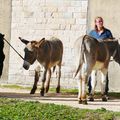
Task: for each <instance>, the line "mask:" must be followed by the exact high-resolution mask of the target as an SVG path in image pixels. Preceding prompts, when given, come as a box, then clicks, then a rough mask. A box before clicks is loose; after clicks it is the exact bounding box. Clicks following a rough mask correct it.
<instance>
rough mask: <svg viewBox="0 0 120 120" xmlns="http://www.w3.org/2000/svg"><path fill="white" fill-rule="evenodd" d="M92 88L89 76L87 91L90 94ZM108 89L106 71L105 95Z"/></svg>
mask: <svg viewBox="0 0 120 120" xmlns="http://www.w3.org/2000/svg"><path fill="white" fill-rule="evenodd" d="M91 90H92V86H91V76H90V77H89V79H88V93H89V94H90V93H91ZM108 91H109V79H108V73H107V75H106V86H105V95H107V94H108Z"/></svg>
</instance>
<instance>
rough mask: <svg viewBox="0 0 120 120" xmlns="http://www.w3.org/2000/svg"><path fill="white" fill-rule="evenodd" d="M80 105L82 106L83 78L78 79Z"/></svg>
mask: <svg viewBox="0 0 120 120" xmlns="http://www.w3.org/2000/svg"><path fill="white" fill-rule="evenodd" d="M78 103H79V104H82V78H81V77H79V79H78Z"/></svg>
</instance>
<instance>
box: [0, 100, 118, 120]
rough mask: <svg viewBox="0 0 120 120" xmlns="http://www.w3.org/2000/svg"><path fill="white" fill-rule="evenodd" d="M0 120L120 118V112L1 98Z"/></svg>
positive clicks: (93, 119) (92, 119)
mask: <svg viewBox="0 0 120 120" xmlns="http://www.w3.org/2000/svg"><path fill="white" fill-rule="evenodd" d="M0 120H120V112H112V111H107V110H106V109H104V108H101V109H97V110H87V109H78V108H72V107H68V106H64V105H55V104H43V103H39V102H30V101H29V102H28V101H22V100H16V99H8V98H0Z"/></svg>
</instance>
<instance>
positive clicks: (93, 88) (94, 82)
mask: <svg viewBox="0 0 120 120" xmlns="http://www.w3.org/2000/svg"><path fill="white" fill-rule="evenodd" d="M96 83H97V81H96V70H93V71H92V73H91V88H92V89H91V92H90V96H89V98H88V99H89V101H94V93H95V87H96Z"/></svg>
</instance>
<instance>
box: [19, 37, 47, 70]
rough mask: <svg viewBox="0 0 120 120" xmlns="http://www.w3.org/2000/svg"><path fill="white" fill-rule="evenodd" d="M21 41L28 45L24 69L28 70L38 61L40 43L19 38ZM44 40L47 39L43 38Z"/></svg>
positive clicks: (25, 50)
mask: <svg viewBox="0 0 120 120" xmlns="http://www.w3.org/2000/svg"><path fill="white" fill-rule="evenodd" d="M19 39H20V40H21V42H23V43H24V44H25V45H26V47H25V48H24V53H25V55H24V63H23V67H24V68H25V69H26V70H28V69H29V67H30V65H32V64H33V63H34V62H35V60H36V59H37V54H38V48H39V42H37V41H28V40H25V39H22V38H21V37H19ZM43 39H45V38H43ZM43 39H42V40H43Z"/></svg>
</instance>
